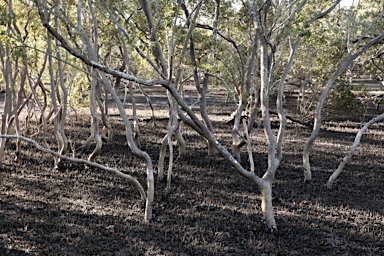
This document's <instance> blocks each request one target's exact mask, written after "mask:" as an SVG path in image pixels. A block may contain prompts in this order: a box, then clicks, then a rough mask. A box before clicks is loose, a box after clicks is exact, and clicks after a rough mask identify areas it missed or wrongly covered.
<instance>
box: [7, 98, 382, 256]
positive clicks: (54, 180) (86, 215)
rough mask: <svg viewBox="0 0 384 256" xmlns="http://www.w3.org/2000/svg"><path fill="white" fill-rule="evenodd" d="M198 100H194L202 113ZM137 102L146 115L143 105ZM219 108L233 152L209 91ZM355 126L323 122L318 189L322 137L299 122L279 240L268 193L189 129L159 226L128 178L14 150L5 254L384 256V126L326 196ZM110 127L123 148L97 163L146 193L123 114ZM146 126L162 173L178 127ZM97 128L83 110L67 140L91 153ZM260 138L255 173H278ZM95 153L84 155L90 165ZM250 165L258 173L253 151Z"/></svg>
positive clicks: (291, 129) (284, 178)
mask: <svg viewBox="0 0 384 256" xmlns="http://www.w3.org/2000/svg"><path fill="white" fill-rule="evenodd" d="M151 93H152V94H151V95H152V96H153V97H154V98H156V95H155V92H151ZM195 99H196V97H194V98H193V97H191V98H190V99H188V100H190V103H191V104H192V103H193V102H194V100H195ZM158 101H160V99H158ZM138 103H139V106H141V105H140V104H142V106H141V107H142V108H144V107H145V101H144V100H143V99H140V98H139V99H138ZM155 103H157V101H155ZM155 106H156V105H155ZM111 111H112V110H111ZM209 111H210V114H211V115H212V117H213V118H212V119H213V120H214V126H215V135H216V136H217V138H218V140H219V141H221V142H222V143H223V144H224V145H226V146H228V147H230V144H231V138H230V131H231V126H230V125H228V124H226V121H227V120H228V116H229V115H230V113H231V112H232V111H233V108H232V107H231V106H229V105H226V104H225V96H224V94H223V93H222V92H220V91H217V92H216V91H214V92H213V93H212V94H210V98H209ZM160 112H161V111H159V112H158V113H160ZM370 114H371V115H373V114H375V113H374V112H372V113H370ZM142 117H143V118H144V116H142ZM145 117H146V118H148V115H147V116H145ZM368 118H369V117H367V118H366V120H368ZM348 119H349V118H341V117H340V118H328V120H327V121H326V122H325V123H324V126H323V130H322V131H321V133H320V136H319V138H318V140H317V141H316V143H315V145H314V147H313V149H312V155H311V164H312V169H313V172H314V173H313V176H314V177H313V178H314V180H313V181H311V182H304V181H303V169H302V167H301V152H302V148H303V145H304V143H305V141H306V139H307V138H308V136H309V134H310V132H311V129H309V128H308V127H304V126H302V125H299V124H296V123H293V122H291V121H289V122H288V128H287V134H286V138H285V144H284V150H285V151H284V159H283V161H282V163H281V165H280V167H279V170H278V172H277V177H276V178H277V180H276V182H275V184H274V200H273V203H274V209H275V213H276V221H277V224H278V231H276V232H275V233H269V232H268V231H267V230H266V228H265V226H264V224H263V223H262V221H261V210H260V195H259V191H258V189H257V187H256V186H255V185H254V184H252V183H251V182H250V181H248V180H246V179H245V178H243V177H242V176H240V175H239V174H238V173H236V172H235V171H234V170H233V169H232V168H231V167H230V166H229V165H228V163H226V162H225V161H224V160H223V158H222V157H221V156H217V157H207V155H206V152H207V149H206V144H205V142H204V140H202V139H201V138H200V137H199V136H198V135H197V133H195V132H193V131H191V130H190V128H188V127H186V126H184V127H183V131H184V135H185V139H186V141H187V146H188V155H187V156H186V157H183V158H182V159H181V158H177V159H176V160H175V164H174V176H173V180H172V185H173V191H172V192H171V193H170V194H166V193H165V192H164V189H165V181H164V182H159V181H157V182H156V194H155V205H154V218H153V220H152V221H150V222H149V223H147V222H144V221H143V212H144V208H143V203H142V202H141V201H140V196H139V193H138V191H137V190H136V189H135V187H134V186H133V185H131V184H130V183H128V182H127V181H126V180H123V179H121V178H118V177H116V176H114V175H113V174H110V173H106V172H104V171H101V170H98V169H94V168H89V167H86V166H84V165H79V164H74V163H69V162H62V164H61V167H60V168H59V169H54V168H53V160H52V157H51V156H49V155H47V154H44V153H41V152H38V151H36V150H35V149H34V148H32V147H31V146H30V145H27V144H25V143H23V144H22V148H23V152H22V153H21V154H20V155H19V157H18V158H17V160H15V157H16V154H15V151H14V147H12V146H11V147H9V148H8V149H7V151H6V156H5V164H4V168H3V169H2V170H1V171H0V176H1V179H0V255H184V256H186V255H384V219H383V215H384V185H383V184H384V146H383V141H384V131H383V127H384V125H383V123H379V124H375V125H374V126H373V127H372V128H371V129H370V130H369V131H368V132H367V133H366V134H365V135H364V136H363V138H362V141H361V145H360V147H359V148H358V150H357V152H356V154H355V156H354V157H353V159H352V161H351V163H350V164H348V165H347V166H346V169H345V171H344V172H343V173H342V174H341V176H340V177H339V180H338V182H337V184H336V187H335V188H334V189H333V190H328V189H326V188H325V183H326V181H327V179H328V177H329V175H330V174H331V173H332V171H333V170H335V169H336V168H337V166H338V161H339V160H340V159H341V158H342V157H343V156H345V155H346V154H347V152H348V151H349V148H350V146H351V145H352V142H353V140H354V136H355V134H356V132H357V131H358V129H359V128H360V127H361V122H360V121H359V118H356V119H352V118H351V119H349V120H348ZM111 123H112V125H113V127H114V128H115V136H114V141H113V143H110V144H107V143H106V144H104V145H103V149H102V154H101V155H100V157H99V158H98V159H97V161H98V162H99V163H102V164H105V165H108V166H112V167H116V168H118V169H119V170H122V171H125V172H126V173H129V174H131V175H134V176H135V177H137V178H138V179H139V180H140V181H141V183H142V184H144V185H145V184H146V181H145V180H146V174H145V170H146V166H145V163H144V161H143V160H141V159H140V158H138V157H136V156H134V155H132V153H131V151H130V150H129V149H128V146H127V145H126V140H125V135H124V126H123V123H122V121H121V120H120V118H119V117H118V116H115V115H112V116H111ZM140 125H141V133H142V141H141V148H142V149H143V150H145V151H147V152H148V153H149V154H150V155H151V157H152V160H153V162H154V166H156V164H157V161H158V157H159V148H160V145H161V138H162V137H163V136H164V135H165V133H166V130H167V121H166V120H163V121H161V120H159V121H158V122H157V127H153V125H152V123H151V122H150V121H148V120H144V119H142V121H141V122H140ZM31 127H32V128H33V127H34V126H33V125H32V126H31ZM89 127H90V124H89V118H88V117H86V116H84V115H83V114H80V113H78V116H77V117H76V116H75V115H73V116H72V121H71V122H70V125H68V127H67V133H68V135H69V136H70V137H71V138H72V140H73V141H76V145H81V144H82V143H84V142H85V140H86V139H87V136H89ZM29 132H30V133H32V132H33V129H31V131H29ZM47 137H48V140H49V141H51V142H52V143H54V141H55V140H54V138H53V137H52V136H51V135H49V136H47ZM252 137H253V142H254V143H253V147H254V159H255V164H256V171H257V172H258V173H259V174H262V173H263V172H264V171H265V168H266V165H267V155H266V145H265V139H264V133H263V131H262V130H261V129H259V128H257V129H255V130H254V132H253V134H252ZM36 139H37V140H38V141H39V142H41V141H42V140H41V138H36ZM52 145H53V144H52ZM91 151H92V148H90V149H88V150H86V151H84V152H83V153H82V154H80V153H78V154H77V156H78V157H82V158H87V156H88V155H89V153H90V152H91ZM175 153H176V154H177V152H175ZM176 154H175V155H176ZM242 157H243V164H244V165H245V166H247V165H248V164H247V155H246V153H245V152H244V154H243V156H242Z"/></svg>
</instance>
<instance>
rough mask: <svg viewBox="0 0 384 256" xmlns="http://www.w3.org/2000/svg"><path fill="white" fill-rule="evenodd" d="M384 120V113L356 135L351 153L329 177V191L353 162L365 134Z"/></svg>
mask: <svg viewBox="0 0 384 256" xmlns="http://www.w3.org/2000/svg"><path fill="white" fill-rule="evenodd" d="M383 119H384V113H383V114H381V115H379V116H376V117H374V118H372V119H371V120H370V121H369V122H368V123H366V124H365V125H364V126H363V127H362V128H361V129H360V130H359V131H358V133H357V134H356V137H355V141H354V142H353V144H352V147H351V149H350V150H349V153H348V154H347V155H346V156H345V157H344V158H343V159H342V160H341V162H340V164H339V167H338V168H337V169H336V170H335V171H334V172H333V173H332V175H331V176H330V177H329V179H328V182H327V187H328V188H329V189H331V188H332V186H333V184H334V182H335V180H336V179H337V177H339V175H340V174H341V172H342V171H343V170H344V166H345V165H346V164H348V163H349V161H351V159H352V156H353V154H354V153H355V151H356V149H357V147H358V146H359V144H360V140H361V137H362V136H363V134H364V132H365V131H366V130H368V129H369V127H371V126H372V124H374V123H376V122H379V121H381V120H383Z"/></svg>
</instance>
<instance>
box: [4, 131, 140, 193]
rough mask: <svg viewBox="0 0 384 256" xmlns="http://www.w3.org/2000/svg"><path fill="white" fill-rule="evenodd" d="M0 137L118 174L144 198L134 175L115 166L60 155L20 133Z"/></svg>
mask: <svg viewBox="0 0 384 256" xmlns="http://www.w3.org/2000/svg"><path fill="white" fill-rule="evenodd" d="M0 138H3V139H17V140H24V141H26V142H28V143H30V144H32V145H34V146H35V148H36V149H37V150H40V151H43V152H45V153H48V154H51V155H53V156H55V157H57V158H60V159H63V160H67V161H70V162H73V163H80V164H86V165H89V166H92V167H95V168H98V169H101V170H104V171H108V172H111V173H114V174H115V175H117V176H119V177H121V178H124V179H127V180H128V181H129V182H131V183H132V184H134V185H135V186H136V188H137V189H138V190H139V192H140V196H141V199H142V200H143V201H145V200H146V195H145V192H144V189H143V186H141V184H140V182H139V181H138V180H137V179H136V178H135V177H133V176H131V175H129V174H125V173H123V172H121V171H119V170H117V169H115V168H111V167H108V166H104V165H101V164H98V163H95V162H92V161H88V160H85V159H80V158H75V157H69V156H65V155H62V154H60V153H59V152H56V151H53V150H51V149H48V148H45V147H43V146H41V145H40V144H39V143H37V142H36V141H35V140H32V139H30V138H26V137H24V136H21V135H4V134H2V135H0Z"/></svg>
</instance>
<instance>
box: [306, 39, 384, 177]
mask: <svg viewBox="0 0 384 256" xmlns="http://www.w3.org/2000/svg"><path fill="white" fill-rule="evenodd" d="M383 38H384V32H382V33H381V34H380V35H378V36H376V37H375V38H374V39H372V40H371V41H369V42H368V43H367V44H365V45H364V46H363V47H361V48H360V49H359V50H358V51H357V52H356V53H354V54H352V55H349V54H348V55H347V56H346V57H345V58H344V59H343V60H342V61H341V62H340V64H339V66H338V68H337V70H336V71H335V72H334V73H333V75H332V77H331V78H330V79H329V81H328V83H327V86H326V87H325V89H324V91H323V93H322V94H321V96H320V98H319V101H318V103H317V106H316V110H315V120H314V125H313V131H312V133H311V136H310V137H309V138H308V140H307V143H306V144H305V147H304V150H303V167H304V179H305V180H312V172H311V166H310V163H309V154H310V151H311V147H312V145H313V143H314V142H315V140H316V138H317V135H318V134H319V131H320V127H321V114H322V113H321V110H322V108H323V105H324V103H325V100H326V98H327V97H328V94H329V92H330V91H331V89H332V88H333V87H334V84H335V81H336V79H337V78H338V77H339V76H340V75H341V73H342V72H343V71H344V70H345V69H346V68H347V67H348V66H349V65H350V64H351V63H352V61H353V60H355V59H356V58H357V57H358V56H360V55H361V54H363V53H364V52H366V51H367V50H368V49H369V48H370V47H371V46H373V45H374V44H376V43H377V42H379V41H381V40H383Z"/></svg>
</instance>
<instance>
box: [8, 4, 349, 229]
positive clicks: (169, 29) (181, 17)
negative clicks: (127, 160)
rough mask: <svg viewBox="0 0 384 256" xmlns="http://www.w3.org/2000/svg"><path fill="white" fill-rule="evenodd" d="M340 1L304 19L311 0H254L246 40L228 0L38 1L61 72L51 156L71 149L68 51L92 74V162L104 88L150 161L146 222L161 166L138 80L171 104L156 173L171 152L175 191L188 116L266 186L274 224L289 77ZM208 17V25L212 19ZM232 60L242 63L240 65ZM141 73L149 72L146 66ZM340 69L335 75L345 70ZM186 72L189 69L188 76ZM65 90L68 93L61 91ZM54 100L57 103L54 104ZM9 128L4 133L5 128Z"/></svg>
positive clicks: (211, 147)
mask: <svg viewBox="0 0 384 256" xmlns="http://www.w3.org/2000/svg"><path fill="white" fill-rule="evenodd" d="M338 2H339V1H337V2H335V3H334V4H332V5H331V4H326V3H322V5H321V8H322V9H321V11H319V10H317V11H318V12H316V13H311V12H309V13H310V15H308V13H307V16H305V18H304V19H303V18H302V20H304V21H302V20H299V21H297V19H299V18H301V17H300V14H301V13H302V12H303V10H304V7H306V6H307V1H306V0H302V1H250V5H244V6H243V9H242V10H243V11H244V13H246V14H245V16H246V19H245V20H246V21H245V23H246V26H244V27H246V29H244V30H240V29H239V31H241V32H242V33H239V34H241V35H243V37H242V38H240V37H237V36H236V35H235V33H233V32H232V31H233V29H235V26H234V23H231V22H229V21H228V23H227V24H226V23H225V22H224V21H223V20H225V18H224V17H226V16H225V15H227V17H228V16H230V14H228V13H226V12H225V11H223V10H224V9H225V7H226V6H229V5H230V3H228V2H223V1H218V0H217V1H214V2H212V1H210V2H209V1H204V0H201V1H196V3H194V5H193V6H191V5H188V4H187V3H185V2H184V1H176V2H173V3H172V6H171V7H172V8H171V9H167V8H170V7H168V6H167V5H163V4H162V2H160V1H157V0H155V1H148V0H140V1H138V2H119V1H99V2H96V1H91V0H87V1H78V2H77V3H76V4H73V6H69V5H70V4H69V3H67V2H66V1H54V2H53V3H52V4H50V3H48V2H47V1H36V5H37V10H38V12H39V17H40V20H41V22H42V24H43V26H44V27H45V29H46V30H47V31H48V34H49V38H50V39H49V40H51V41H49V42H51V43H50V45H49V44H48V46H50V47H51V48H49V47H47V49H48V54H49V56H51V55H53V53H52V54H50V53H51V52H52V51H54V50H56V58H57V59H58V61H57V66H58V70H59V71H58V73H57V75H56V74H55V72H54V67H55V65H56V64H55V63H54V62H53V59H52V58H49V57H48V58H47V59H48V61H47V62H48V67H49V71H50V78H51V79H52V81H51V85H52V86H53V85H58V86H56V87H52V89H51V95H50V98H51V101H52V104H53V109H54V110H53V112H54V117H55V123H54V124H55V131H56V133H55V135H56V138H57V143H58V145H59V151H58V152H56V154H54V155H55V156H56V158H57V159H58V158H60V157H61V155H63V154H65V146H66V145H67V142H65V134H64V133H63V132H62V131H63V130H62V127H63V124H64V122H65V119H66V117H65V115H64V114H65V113H67V110H65V109H64V108H63V107H64V106H66V104H67V103H66V102H65V100H66V98H67V96H66V91H65V89H66V88H65V81H64V74H65V72H63V71H65V69H64V67H60V65H61V64H62V63H64V62H62V61H61V58H63V56H65V54H63V53H64V52H65V53H67V54H68V53H69V54H71V55H72V56H74V57H76V58H77V59H78V60H81V62H82V65H84V66H85V67H86V68H85V69H86V70H87V72H88V73H87V75H86V77H87V78H88V79H89V81H88V83H89V84H90V105H89V109H90V113H91V121H92V123H91V124H92V125H91V135H90V137H89V140H88V141H89V142H92V141H95V142H96V143H95V144H96V146H95V149H94V151H93V152H92V154H90V155H89V157H88V160H89V162H91V163H94V161H96V160H97V155H98V154H99V153H100V149H101V147H102V143H103V142H102V140H101V136H100V133H101V132H100V127H99V112H98V110H99V111H100V113H101V120H102V125H103V126H104V128H106V129H107V130H108V131H110V132H111V127H110V125H109V124H108V119H107V105H105V106H104V108H103V107H102V103H101V101H100V97H101V93H102V92H103V91H104V93H109V94H110V95H111V96H112V98H113V101H114V102H115V103H116V104H117V108H118V110H119V113H120V116H121V118H122V120H123V121H124V124H125V135H126V140H127V144H128V145H129V147H130V149H131V150H132V152H133V153H134V154H136V155H137V156H139V157H141V158H142V159H143V160H144V161H145V163H146V166H147V188H146V189H147V191H146V196H145V198H146V210H145V216H144V218H145V219H146V220H150V219H151V218H152V205H153V200H154V185H155V183H154V168H153V164H152V160H151V158H150V156H149V155H148V153H146V152H145V151H143V150H142V149H140V148H139V139H138V136H139V129H138V121H137V116H136V112H135V108H134V98H133V96H132V95H133V93H132V83H138V84H140V85H142V86H144V87H145V86H155V85H161V86H162V87H164V88H165V90H164V96H166V97H167V98H168V102H169V112H168V113H169V120H168V130H167V133H166V134H164V136H163V140H162V146H161V149H160V154H159V155H160V156H159V161H158V174H159V175H158V177H159V178H160V179H161V178H162V176H163V175H164V174H163V172H164V159H165V156H166V149H167V148H168V149H169V166H168V175H167V190H168V191H170V190H171V176H172V163H173V144H172V138H176V140H177V142H178V146H179V152H180V153H182V154H185V153H186V145H185V142H184V139H183V136H182V134H181V131H180V123H179V119H181V120H182V121H183V122H184V123H185V124H187V125H189V126H190V127H192V129H194V130H195V131H196V132H197V133H198V134H200V135H201V137H202V138H204V139H205V140H206V141H207V146H208V152H209V155H215V153H216V152H219V153H220V154H221V155H222V156H223V157H224V159H225V160H226V161H227V162H228V163H229V164H230V165H232V167H233V168H234V169H235V170H236V171H237V172H239V173H240V174H241V175H243V176H244V177H246V178H247V179H249V180H250V181H252V182H253V183H254V184H256V185H257V186H258V188H259V190H260V191H261V201H262V204H261V207H262V211H263V215H264V217H265V220H266V223H267V225H268V227H269V228H271V229H275V228H276V222H275V218H274V214H273V207H272V184H273V182H274V179H275V173H276V171H277V168H278V166H279V165H280V162H281V160H282V157H283V139H284V131H285V126H286V119H287V118H286V116H285V111H284V106H283V96H284V95H283V94H284V87H285V81H286V80H287V77H288V76H289V74H290V70H291V67H292V63H293V60H294V58H295V56H296V52H297V50H298V46H299V44H300V42H301V41H302V38H303V37H305V35H306V32H307V31H306V29H307V27H306V26H311V25H312V23H314V22H315V21H316V20H318V19H320V18H322V17H324V16H325V15H327V14H328V13H329V12H331V11H332V10H333V9H334V8H335V6H336V5H337V4H338ZM61 5H62V6H61ZM70 7H76V8H70ZM69 10H73V11H72V12H70V11H69ZM207 10H208V11H207ZM245 10H246V11H245ZM209 13H211V14H209ZM165 16H166V17H165ZM170 17H171V18H170ZM203 20H204V22H203ZM228 20H229V19H228ZM205 23H207V24H210V23H211V24H210V25H205ZM301 23H305V24H306V25H305V26H304V28H302V27H300V24H301ZM244 31H245V33H243V32H244ZM204 33H205V34H204ZM201 34H204V36H205V37H203V38H205V39H206V41H208V42H203V43H202V42H199V39H200V38H199V37H198V35H200V36H201ZM244 35H246V36H244ZM116 42H117V44H118V45H117V46H116V45H115V44H116ZM244 42H246V43H244ZM283 42H288V44H283ZM205 43H207V44H205ZM224 46H225V47H224ZM228 46H229V47H231V48H230V50H228V49H227V48H228ZM62 49H65V51H63V50H62ZM228 52H232V53H236V58H233V59H232V58H229V57H227V58H224V57H223V55H224V54H225V53H228ZM188 54H189V56H188ZM199 55H201V56H199ZM202 56H203V57H202ZM188 57H189V58H188ZM235 60H236V61H237V60H238V62H239V63H233V62H235ZM348 60H349V59H348ZM143 63H144V64H143ZM112 67H117V68H112ZM141 69H145V72H144V71H142V70H141ZM339 71H340V70H338V71H337V72H338V73H336V74H335V77H337V75H340V73H341V72H339ZM42 72H43V71H42ZM186 72H189V73H187V74H186ZM3 73H4V72H3ZM144 73H145V74H144ZM201 74H203V77H201ZM184 75H186V76H187V77H188V76H193V78H194V84H195V88H196V95H197V96H198V97H199V100H200V101H199V103H200V104H199V107H200V108H199V112H198V113H196V112H194V111H193V110H192V109H191V107H190V106H189V105H188V104H187V103H186V102H185V101H184V100H183V97H182V93H183V91H182V90H183V89H182V88H181V87H180V86H179V85H180V81H181V80H182V77H183V76H184ZM140 76H141V77H140ZM111 77H115V78H117V79H124V80H128V81H129V84H128V86H129V88H130V94H131V97H132V100H131V101H132V105H133V111H132V112H133V119H134V124H133V130H132V128H131V123H130V120H129V118H128V116H127V114H126V112H125V108H124V105H123V104H122V102H121V100H120V99H119V97H118V95H117V93H116V91H115V88H113V86H112V83H111V79H110V78H111ZM213 77H215V78H217V79H218V80H220V81H222V83H223V84H224V86H225V87H226V88H227V90H228V92H230V93H231V94H232V96H233V97H232V98H233V108H234V109H235V118H234V125H233V129H232V139H233V140H232V144H233V145H232V150H233V155H232V154H231V153H230V152H229V151H228V150H227V148H225V147H224V146H223V145H222V144H221V143H220V142H218V141H217V140H216V138H215V137H214V130H215V129H214V127H213V125H212V122H211V120H210V117H209V115H208V111H207V106H206V102H207V97H206V96H207V92H208V90H209V89H210V88H209V87H208V84H209V79H210V80H212V79H213ZM38 80H39V79H38ZM56 80H57V82H56ZM201 81H202V83H201ZM117 83H118V81H116V84H117ZM276 86H277V88H275V87H276ZM55 90H56V92H55ZM274 90H276V91H277V97H276V110H273V109H270V105H271V104H270V98H271V94H273V93H274ZM58 92H61V95H60V97H58V95H59V93H58ZM253 94H254V95H253ZM106 102H107V101H106ZM106 102H105V103H104V104H106ZM55 103H58V105H56V106H55ZM248 103H250V104H249V105H250V108H251V110H252V111H251V114H250V115H249V119H248V120H247V122H245V121H244V120H242V119H241V118H242V113H243V110H244V109H245V108H246V106H247V104H248ZM258 113H261V115H262V116H261V118H262V121H263V122H262V124H263V131H264V135H265V140H266V142H267V146H268V150H267V154H268V167H267V169H266V170H265V172H264V174H263V175H262V176H261V177H259V176H257V175H256V174H255V167H254V161H253V155H252V141H251V140H252V137H251V136H250V135H251V134H250V133H251V131H252V128H253V126H254V125H253V124H254V122H255V118H256V115H257V114H258ZM270 113H276V114H277V115H278V117H279V123H280V127H279V131H278V134H277V136H276V135H275V132H274V131H273V130H272V127H271V118H270ZM242 121H243V122H242ZM315 123H316V120H315ZM3 124H4V123H3ZM241 124H243V125H242V126H241ZM317 124H318V123H316V124H315V126H316V125H317ZM100 125H101V124H100ZM2 133H3V134H4V132H3V131H2ZM111 133H112V132H111ZM18 138H20V137H18ZM109 138H111V136H109ZM244 144H246V145H247V148H246V151H247V153H248V157H249V160H248V161H249V162H250V163H251V168H250V170H247V169H245V168H244V167H243V166H242V164H241V159H240V148H241V146H242V145H244ZM2 145H3V144H2ZM61 153H62V154H61ZM57 154H59V155H60V157H59V156H58V155H57ZM218 175H220V174H219V173H218Z"/></svg>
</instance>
